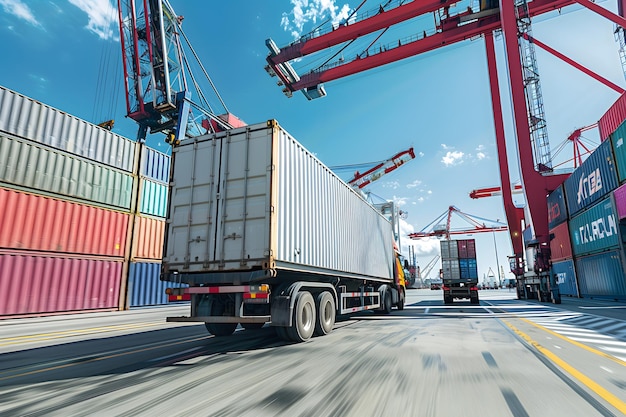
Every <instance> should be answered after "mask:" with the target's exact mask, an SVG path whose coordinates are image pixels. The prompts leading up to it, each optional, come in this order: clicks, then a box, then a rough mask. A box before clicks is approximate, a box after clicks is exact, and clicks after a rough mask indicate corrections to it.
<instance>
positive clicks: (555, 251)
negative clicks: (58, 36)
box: [550, 222, 572, 262]
mask: <svg viewBox="0 0 626 417" xmlns="http://www.w3.org/2000/svg"><path fill="white" fill-rule="evenodd" d="M550 234H551V235H552V234H554V239H552V240H551V241H550V251H551V252H552V260H553V261H554V262H557V261H561V260H564V259H572V243H571V241H570V234H569V228H568V222H563V223H561V224H559V225H558V226H556V227H555V228H554V229H551V230H550Z"/></svg>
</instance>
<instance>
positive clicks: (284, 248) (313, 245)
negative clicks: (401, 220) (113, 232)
mask: <svg viewBox="0 0 626 417" xmlns="http://www.w3.org/2000/svg"><path fill="white" fill-rule="evenodd" d="M172 161H173V178H174V181H173V182H172V188H171V199H170V206H169V214H168V224H167V226H166V238H165V240H166V243H165V250H164V258H163V264H164V267H165V270H166V273H167V272H168V271H169V272H170V273H172V272H174V271H177V272H178V274H176V275H175V276H176V278H177V279H179V280H181V281H182V282H186V281H187V282H188V283H192V284H194V283H197V282H198V281H197V280H200V279H223V280H225V281H218V282H231V281H228V280H232V277H226V275H227V274H224V272H235V271H243V272H246V273H245V274H241V275H240V276H245V277H246V278H245V279H248V280H250V281H253V280H255V279H256V278H255V276H254V274H250V273H249V272H247V271H254V270H258V271H259V272H260V273H259V276H260V277H261V276H263V275H264V272H263V271H264V270H272V269H273V270H277V271H281V270H282V271H290V272H296V273H307V274H325V275H327V276H334V277H348V278H359V279H360V278H362V277H367V278H368V279H372V280H376V281H381V282H392V281H393V277H394V275H393V262H394V261H393V260H394V252H393V244H392V242H393V230H392V226H391V223H390V222H389V221H388V220H386V219H385V218H384V217H383V215H382V214H381V213H380V212H378V211H377V210H376V209H375V208H374V207H372V206H371V205H370V204H368V203H367V202H366V201H365V200H364V199H363V198H362V197H361V196H360V195H359V194H358V193H356V192H355V191H354V190H353V189H352V188H351V187H350V186H349V185H347V184H346V183H345V182H343V181H342V180H341V179H340V178H338V177H337V176H336V175H335V174H334V173H333V172H332V171H331V170H330V169H329V168H327V167H326V166H325V165H324V164H322V163H321V162H320V161H319V160H318V159H317V158H315V156H313V155H312V154H311V153H310V152H309V151H307V150H306V149H305V148H304V147H302V145H301V144H300V143H298V142H297V141H296V140H295V139H294V138H293V137H291V136H290V135H289V134H288V133H287V132H286V131H285V130H283V129H282V128H281V127H280V126H279V125H278V123H276V122H275V121H269V122H267V123H263V124H256V125H250V126H247V127H244V128H238V129H233V130H230V131H227V132H222V133H218V134H216V135H207V136H202V137H197V138H194V139H193V140H187V141H184V142H183V143H182V144H181V145H180V146H178V147H176V148H174V155H173V158H172ZM359 242H367V245H359V246H360V247H361V249H360V250H358V251H357V250H355V245H357V244H358V243H359ZM279 276H280V272H279ZM171 277H174V275H173V274H172V275H171ZM220 277H221V278H220ZM264 279H266V278H264ZM212 282H214V281H212Z"/></svg>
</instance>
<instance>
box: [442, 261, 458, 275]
mask: <svg viewBox="0 0 626 417" xmlns="http://www.w3.org/2000/svg"><path fill="white" fill-rule="evenodd" d="M441 266H442V269H443V279H461V267H460V265H459V260H458V259H445V260H442V261H441Z"/></svg>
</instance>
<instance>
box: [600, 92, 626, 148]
mask: <svg viewBox="0 0 626 417" xmlns="http://www.w3.org/2000/svg"><path fill="white" fill-rule="evenodd" d="M624 120H626V93H624V94H622V95H621V96H620V97H619V98H618V99H617V101H616V102H615V103H613V105H612V106H611V107H609V109H608V110H607V111H606V113H604V115H602V117H600V120H598V130H599V131H600V140H602V141H604V140H606V139H607V138H608V137H609V135H610V134H612V133H613V132H615V131H616V130H617V128H618V127H619V126H620V125H621V124H622V122H623V121H624Z"/></svg>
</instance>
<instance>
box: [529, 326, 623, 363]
mask: <svg viewBox="0 0 626 417" xmlns="http://www.w3.org/2000/svg"><path fill="white" fill-rule="evenodd" d="M519 319H520V320H522V321H523V322H526V323H528V324H530V325H532V326H535V327H536V328H538V329H541V330H543V331H544V332H546V333H550V334H551V335H552V336H554V337H558V338H559V339H562V340H565V341H566V342H568V343H571V344H573V345H574V346H578V347H579V348H581V349H585V350H586V351H588V352H591V353H595V354H596V355H599V356H602V357H604V358H606V359H610V360H612V361H613V362H616V363H618V364H620V365H622V366H626V362H624V361H623V360H621V359H619V358H616V357H615V356H612V355H610V354H608V353H604V352H602V351H600V350H598V349H594V348H592V347H591V346H587V345H585V344H584V343H581V342H577V341H576V340H573V339H570V338H569V337H567V336H563V335H562V334H559V333H557V332H555V331H553V330H550V329H548V328H546V327H543V326H542V325H540V324H537V323H535V322H532V321H530V320H528V319H525V318H522V317H519Z"/></svg>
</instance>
